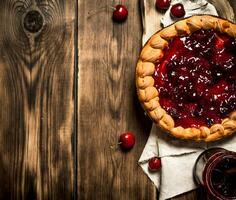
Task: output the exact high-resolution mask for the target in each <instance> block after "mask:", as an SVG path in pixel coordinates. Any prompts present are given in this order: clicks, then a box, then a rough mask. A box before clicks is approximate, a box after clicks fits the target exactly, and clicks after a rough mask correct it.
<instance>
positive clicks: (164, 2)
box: [156, 0, 171, 10]
mask: <svg viewBox="0 0 236 200" xmlns="http://www.w3.org/2000/svg"><path fill="white" fill-rule="evenodd" d="M170 1H171V0H156V8H157V9H162V10H166V9H168V8H169V7H170Z"/></svg>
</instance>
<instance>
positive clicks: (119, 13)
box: [112, 4, 128, 22]
mask: <svg viewBox="0 0 236 200" xmlns="http://www.w3.org/2000/svg"><path fill="white" fill-rule="evenodd" d="M127 17H128V9H127V8H126V7H125V6H124V5H121V4H119V5H117V6H116V7H115V8H114V11H113V15H112V18H113V20H114V21H116V22H124V21H125V20H126V19H127Z"/></svg>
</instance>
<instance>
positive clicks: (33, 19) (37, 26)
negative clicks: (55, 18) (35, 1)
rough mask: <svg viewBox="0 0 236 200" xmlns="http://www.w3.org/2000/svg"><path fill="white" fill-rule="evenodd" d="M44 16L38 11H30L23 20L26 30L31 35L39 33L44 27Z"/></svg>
mask: <svg viewBox="0 0 236 200" xmlns="http://www.w3.org/2000/svg"><path fill="white" fill-rule="evenodd" d="M43 21H44V20H43V16H42V14H41V13H40V12H39V11H37V10H30V11H28V12H27V13H26V15H25V16H24V19H23V25H24V29H26V30H27V31H28V32H30V33H37V32H39V31H40V30H41V29H42V27H43Z"/></svg>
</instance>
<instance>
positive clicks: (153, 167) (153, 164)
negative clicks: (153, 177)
mask: <svg viewBox="0 0 236 200" xmlns="http://www.w3.org/2000/svg"><path fill="white" fill-rule="evenodd" d="M160 167H161V159H160V158H158V157H153V158H151V159H150V160H149V161H148V169H149V170H150V171H152V172H155V171H157V170H158V169H160Z"/></svg>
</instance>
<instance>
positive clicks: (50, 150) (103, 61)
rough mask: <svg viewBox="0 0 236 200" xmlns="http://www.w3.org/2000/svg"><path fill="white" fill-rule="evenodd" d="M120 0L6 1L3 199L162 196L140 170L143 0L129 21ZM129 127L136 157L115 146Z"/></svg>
mask: <svg viewBox="0 0 236 200" xmlns="http://www.w3.org/2000/svg"><path fill="white" fill-rule="evenodd" d="M232 1H233V0H232ZM117 3H119V1H108V0H107V1H106V0H86V1H82V0H80V1H78V2H77V1H76V0H70V1H69V0H60V1H59V0H1V1H0V19H1V20H0V52H1V53H0V105H1V108H0V178H1V181H0V199H4V200H5V199H56V200H59V199H63V200H65V199H89V200H90V199H91V200H92V199H101V200H104V199H119V200H136V199H145V200H154V199H157V198H158V193H157V190H156V188H155V187H154V185H153V184H152V183H151V181H150V180H149V179H148V178H147V177H146V175H144V173H143V171H142V170H141V168H140V167H139V166H138V164H137V160H138V158H139V156H140V154H141V152H142V150H143V148H144V145H145V143H146V140H147V138H148V135H149V131H150V128H151V121H150V120H149V119H148V118H147V117H146V116H145V115H144V112H143V110H142V108H141V107H140V105H139V103H138V101H137V96H136V92H135V84H134V70H135V64H136V61H137V57H138V55H139V52H140V48H141V34H142V30H141V18H140V12H139V1H138V0H132V1H131V0H130V1H125V4H126V5H127V7H128V8H129V17H128V20H127V21H126V22H125V23H123V24H116V23H113V22H112V20H111V15H112V10H111V9H110V8H109V6H112V5H115V4H117ZM128 130H129V131H133V132H134V133H135V136H136V145H135V147H134V148H133V149H132V151H130V152H128V153H124V152H121V151H120V150H114V149H111V148H110V146H111V145H114V144H116V143H117V138H118V136H119V135H120V134H121V133H122V132H124V131H128ZM183 184H184V183H183ZM175 199H179V200H183V199H188V200H191V199H192V200H194V199H197V192H191V193H189V194H186V195H182V196H181V197H178V198H175Z"/></svg>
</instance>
